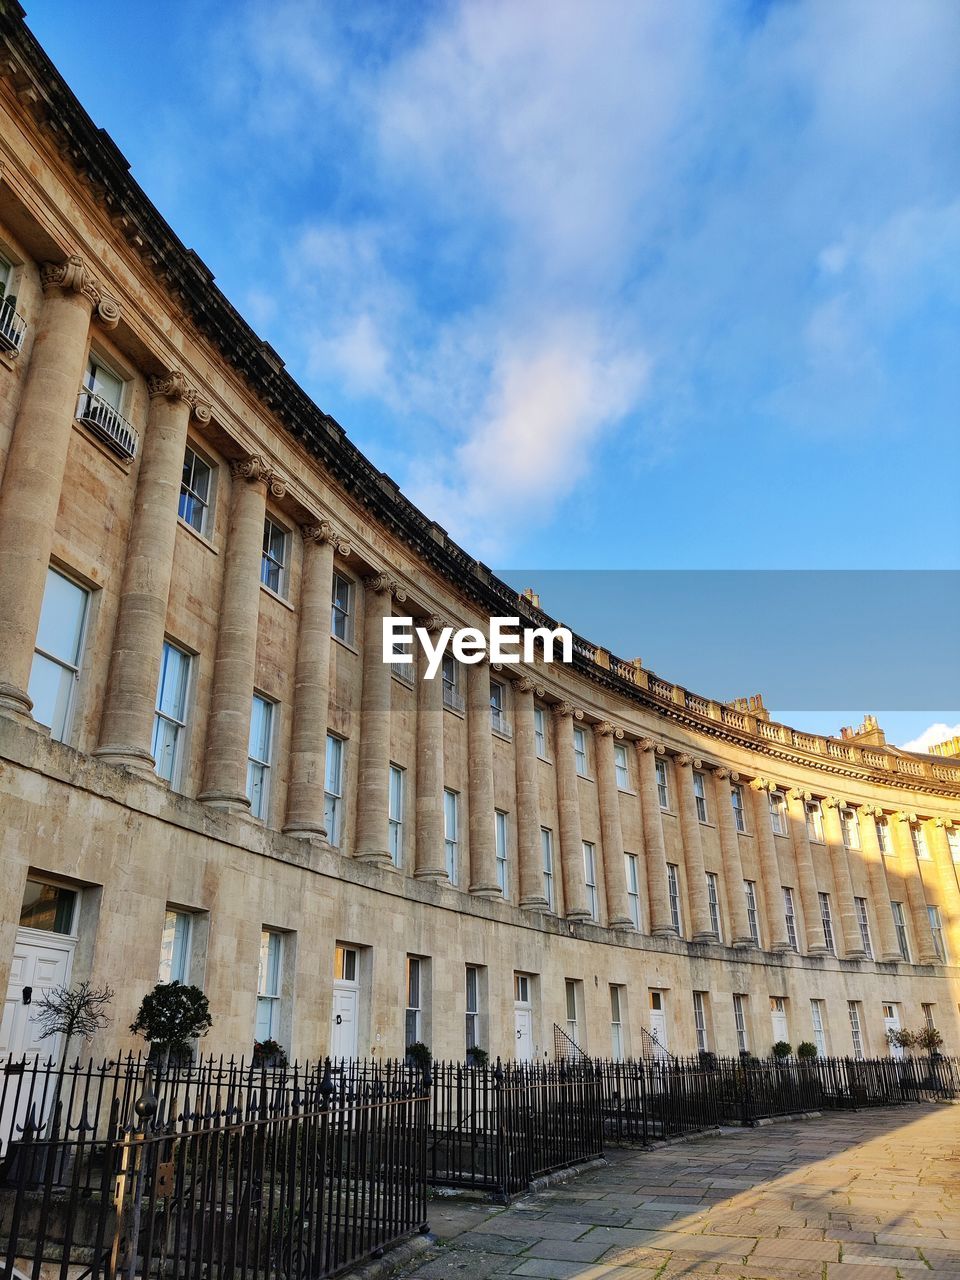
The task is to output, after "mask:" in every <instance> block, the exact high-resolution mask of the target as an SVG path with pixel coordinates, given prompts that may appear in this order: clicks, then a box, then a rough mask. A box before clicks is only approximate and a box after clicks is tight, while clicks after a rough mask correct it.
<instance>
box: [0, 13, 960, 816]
mask: <svg viewBox="0 0 960 1280" xmlns="http://www.w3.org/2000/svg"><path fill="white" fill-rule="evenodd" d="M0 45H2V57H0V76H2V77H4V78H6V79H7V80H9V81H10V83H11V85H12V89H13V94H14V95H15V97H16V99H17V101H18V102H19V103H20V104H21V107H22V109H23V111H24V112H29V113H30V114H32V115H33V117H34V118H35V120H36V121H37V123H38V125H39V127H40V128H41V129H42V130H44V131H45V132H46V134H47V135H48V137H49V138H50V139H51V140H52V143H53V146H54V147H56V149H57V150H58V151H59V153H60V155H61V156H63V157H65V159H64V161H63V162H64V164H71V165H72V166H73V168H74V170H75V172H76V173H77V174H78V175H79V176H80V178H81V179H82V180H83V181H84V182H85V183H86V184H87V186H88V188H89V189H90V191H91V193H92V197H93V199H94V201H95V202H96V204H97V205H98V206H99V208H100V209H101V210H103V211H105V213H106V216H107V217H108V218H109V219H110V221H111V222H112V224H113V226H114V227H115V228H116V232H117V236H118V239H123V240H125V242H126V245H127V248H128V251H129V254H130V255H133V256H134V257H135V258H136V259H139V261H140V263H141V265H142V269H143V270H144V271H146V272H148V273H149V274H151V275H153V276H154V277H155V278H156V279H157V280H158V281H159V283H160V284H161V286H162V287H163V288H164V289H165V290H166V292H167V294H168V296H169V297H170V299H171V303H172V307H171V312H172V314H173V315H174V316H178V315H183V314H185V315H186V316H187V317H188V318H189V322H190V323H191V324H192V325H193V326H194V327H195V329H196V331H197V333H198V334H200V335H202V337H203V338H204V339H206V341H207V342H209V343H210V344H211V346H212V347H213V348H214V350H215V351H216V352H218V353H219V356H220V358H221V359H222V360H223V361H224V362H225V364H228V365H231V366H232V367H233V368H234V369H235V370H236V371H237V373H238V374H239V375H240V376H241V377H242V378H243V379H244V380H245V381H246V383H247V384H248V385H249V387H250V388H251V389H252V391H253V392H254V394H255V395H256V396H257V397H258V399H259V400H260V402H261V404H262V405H263V406H264V409H265V410H266V411H267V413H269V414H270V415H271V416H272V417H273V418H274V419H275V420H276V421H277V422H279V423H280V424H281V425H282V427H283V428H284V429H285V430H286V431H287V432H289V433H290V435H291V436H292V437H293V438H294V439H295V440H297V441H298V442H299V443H300V444H301V445H302V446H303V447H304V448H305V449H306V450H307V451H308V452H309V453H310V454H311V455H312V456H313V458H314V459H315V460H316V462H317V463H318V464H319V465H320V466H321V467H323V468H324V470H325V471H326V472H327V474H328V475H329V476H331V477H335V483H336V484H337V485H339V486H340V487H341V488H342V489H343V490H344V492H345V493H347V494H348V495H349V496H350V498H351V499H352V500H353V501H354V502H355V503H357V504H359V506H361V507H362V508H363V511H364V515H365V518H369V519H372V520H374V521H376V522H377V523H379V525H380V526H381V528H383V529H384V530H386V531H387V532H388V533H389V534H391V535H393V536H394V537H396V538H398V539H400V540H401V541H403V542H404V543H405V544H406V545H407V546H408V547H409V548H410V549H411V550H412V551H413V552H414V553H415V554H416V555H417V556H418V558H419V559H420V561H421V562H422V563H423V564H424V565H425V566H427V567H428V568H430V569H431V570H433V571H434V572H436V573H437V574H439V575H440V576H441V577H443V578H444V579H445V580H446V581H448V582H449V583H450V584H452V586H453V588H454V589H455V590H456V592H457V593H458V594H459V595H460V596H461V597H462V598H463V599H465V600H466V601H469V602H470V603H471V604H472V605H474V606H475V607H477V608H478V609H479V610H481V611H483V612H485V613H487V614H489V615H499V616H519V617H520V620H521V625H523V626H543V625H551V626H553V625H556V624H555V623H554V621H553V620H552V619H550V618H548V617H547V615H545V614H543V613H542V612H541V611H540V610H538V609H536V608H534V607H533V606H532V605H530V604H529V602H527V601H526V600H524V599H523V598H522V597H518V596H517V594H516V592H514V591H513V590H512V589H511V588H510V587H508V586H507V584H506V583H504V582H502V581H501V580H499V579H498V578H496V577H495V576H494V575H493V573H492V572H491V571H490V569H488V568H487V566H486V565H484V564H482V563H481V562H480V561H478V560H476V559H475V558H474V557H472V556H470V555H469V554H468V553H467V552H466V551H464V550H463V548H461V547H459V546H458V545H457V544H456V543H454V542H453V541H452V540H451V539H450V538H449V537H448V536H447V533H446V531H445V530H444V529H443V528H441V526H440V525H438V524H437V523H436V522H435V521H433V520H430V519H429V518H428V517H427V516H426V515H424V514H423V513H422V512H420V511H419V510H418V509H417V508H416V507H414V506H413V505H412V504H411V503H410V502H409V501H408V500H407V499H406V498H404V497H403V495H402V494H401V493H400V490H399V487H398V486H397V485H396V483H395V482H394V481H393V480H391V479H390V477H389V476H387V475H385V474H384V473H383V472H381V471H378V470H377V468H376V467H374V466H373V464H372V463H371V462H370V461H369V460H368V459H367V458H365V457H364V456H363V454H362V453H361V452H360V450H359V449H358V448H357V447H356V446H355V445H354V444H353V443H352V442H351V441H350V440H348V439H347V436H346V433H345V432H344V429H343V427H341V426H340V424H339V423H338V422H336V420H335V419H334V418H332V417H331V416H330V415H329V414H326V413H324V412H323V411H322V410H321V409H319V408H318V406H317V405H315V404H314V403H313V402H312V401H311V400H310V398H309V397H308V396H307V395H306V393H305V392H304V391H303V389H302V388H301V387H299V386H298V385H297V383H296V382H295V381H294V380H293V378H292V377H291V376H290V375H289V374H288V373H287V372H286V371H285V369H284V366H283V361H282V360H281V359H280V357H279V356H278V355H277V353H276V352H275V351H273V349H272V348H271V347H270V346H269V345H268V344H267V343H265V342H263V341H262V340H261V339H260V338H259V337H258V336H257V335H256V334H255V333H254V332H253V330H252V329H251V328H250V327H249V325H247V324H246V323H245V322H244V320H243V319H242V318H241V317H240V315H239V314H238V312H237V311H236V310H235V309H234V308H233V306H232V305H231V304H230V302H229V301H228V300H227V299H226V298H225V297H224V295H223V294H222V293H221V291H220V290H219V289H218V288H217V287H216V285H215V283H214V278H213V275H212V273H211V272H210V270H209V269H208V268H207V267H206V265H205V264H204V263H203V262H202V261H201V259H200V258H199V257H198V256H197V254H196V253H194V252H193V251H192V250H189V249H187V248H186V247H185V246H184V245H183V243H182V241H181V240H180V239H179V238H178V237H177V236H176V235H175V233H174V232H173V230H172V229H171V228H170V226H169V225H168V223H167V222H166V221H165V220H164V219H163V218H162V217H161V215H160V214H159V213H158V211H157V210H156V208H155V207H154V206H153V205H152V203H151V202H150V201H149V200H148V199H147V197H146V195H145V194H144V192H143V191H142V190H141V188H140V187H139V186H138V184H137V183H136V182H135V181H134V179H133V178H132V177H131V175H130V166H129V164H128V162H127V161H126V159H125V158H124V156H123V154H122V153H121V152H120V150H119V148H118V147H117V146H116V144H115V143H114V142H113V140H112V139H111V138H110V136H109V134H107V133H106V132H105V131H104V130H103V129H100V128H98V127H97V126H96V125H95V124H94V122H93V121H92V120H91V119H90V117H89V116H88V115H87V113H86V112H85V111H84V110H83V108H82V106H81V105H80V103H79V102H78V101H77V99H76V97H75V96H74V94H73V93H72V92H71V90H70V89H69V87H68V86H67V84H66V82H65V81H64V80H63V78H62V76H61V75H60V74H59V72H58V71H57V69H56V68H55V67H54V66H53V64H52V63H51V61H50V59H49V58H48V57H47V55H46V54H45V53H44V51H43V49H42V48H41V47H40V45H39V44H38V42H37V41H36V39H35V38H34V37H33V35H32V33H31V32H30V31H29V29H28V28H27V27H26V25H25V23H24V21H23V10H22V8H21V7H20V5H19V4H17V3H16V0H5V2H4V3H2V4H0ZM56 283H57V282H56V281H55V280H51V284H56ZM107 302H108V303H113V300H112V299H109V300H107ZM113 305H114V306H116V304H115V303H114V304H113ZM99 306H102V300H101V303H100V304H98V307H99ZM111 314H113V317H114V318H113V322H114V323H115V322H116V319H115V317H116V315H117V314H118V312H116V313H111V310H110V306H109V305H108V306H107V309H106V314H104V315H101V316H100V319H101V322H103V323H107V324H109V323H110V322H111ZM275 482H276V483H277V485H279V486H280V487H281V488H282V487H283V481H282V480H280V479H279V478H276V481H275ZM271 493H273V490H272V489H271ZM273 496H278V495H277V494H274V495H273ZM573 669H574V671H575V672H576V673H577V675H579V676H581V677H582V678H584V679H587V680H589V681H591V682H592V683H594V684H597V685H599V686H601V687H603V688H604V689H606V690H608V691H611V692H613V693H615V694H617V695H619V696H621V697H623V698H625V699H627V700H628V701H630V702H632V703H634V704H636V705H637V706H639V707H641V708H644V709H646V710H649V711H653V712H655V713H656V714H658V715H660V716H662V717H665V718H668V719H669V720H671V721H672V722H673V723H674V724H676V725H677V726H678V727H680V728H682V729H684V730H687V731H689V732H692V733H696V734H698V735H701V736H703V737H708V738H710V739H713V740H714V741H716V742H718V743H726V744H729V745H730V746H733V747H736V748H738V749H742V750H747V751H750V752H752V753H754V754H755V755H757V756H761V757H767V758H769V759H771V760H776V761H782V762H784V763H785V764H786V765H787V766H788V767H790V768H793V767H801V768H803V769H805V770H816V771H819V772H824V773H828V774H830V775H833V776H835V777H843V778H848V779H851V780H854V781H858V780H859V781H863V782H867V783H871V784H873V785H879V786H884V787H891V788H900V789H907V790H909V791H912V792H915V793H917V794H922V795H943V796H948V797H960V768H954V767H951V766H950V765H949V764H948V763H946V762H936V763H931V762H929V761H927V760H925V759H923V758H921V757H909V756H905V755H904V754H903V753H894V752H890V751H884V750H877V751H873V750H871V749H862V748H859V747H855V746H851V745H850V744H845V743H842V742H840V741H838V740H834V739H822V738H818V737H817V735H810V734H796V733H795V732H794V731H792V730H789V729H787V728H786V727H785V726H777V725H769V724H765V725H764V726H763V731H762V732H761V730H760V729H759V728H758V726H757V723H756V721H755V717H752V716H751V715H749V714H748V713H744V712H740V711H738V710H734V709H731V708H728V707H725V706H723V704H720V703H717V702H712V701H710V700H708V699H705V698H702V697H700V696H699V695H693V694H689V693H687V691H685V690H683V689H681V688H680V687H679V686H675V685H671V684H669V683H668V682H666V681H661V680H658V679H657V678H656V677H655V676H653V675H652V674H651V673H649V672H646V671H643V670H642V668H638V666H637V665H636V664H634V663H631V662H627V661H625V660H623V659H620V658H616V657H615V656H613V655H611V654H609V652H607V651H606V650H602V649H599V648H597V646H595V645H593V644H591V643H590V642H588V641H586V640H584V639H583V638H581V637H575V638H574V661H573ZM779 734H782V735H783V736H784V737H786V736H788V735H789V738H790V741H789V742H782V741H778V740H777V735H779ZM771 735H772V736H771ZM797 739H799V740H800V743H804V742H812V743H816V744H819V743H821V742H822V743H824V744H825V746H824V751H823V754H818V752H817V751H814V750H807V749H806V748H805V747H804V746H803V745H798V742H797V741H796V740H797ZM873 758H876V760H877V761H879V762H880V763H873ZM897 759H901V760H905V762H906V766H907V767H904V768H901V769H897V768H896V765H895V764H894V767H893V768H890V767H888V763H887V762H888V761H891V760H892V761H896V760H897ZM934 770H937V771H938V772H934Z"/></svg>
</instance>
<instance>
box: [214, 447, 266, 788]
mask: <svg viewBox="0 0 960 1280" xmlns="http://www.w3.org/2000/svg"><path fill="white" fill-rule="evenodd" d="M231 472H232V475H233V494H232V505H231V512H230V528H229V532H228V535H227V545H226V548H225V553H224V566H223V592H222V595H221V598H220V629H219V632H218V634H217V656H216V660H215V662H214V668H213V692H212V694H211V697H210V716H209V719H208V721H207V742H206V750H205V752H204V769H203V790H202V791H201V793H200V799H201V800H202V801H203V802H204V803H205V804H209V805H210V806H211V807H212V808H215V809H228V810H243V809H248V808H249V807H250V800H249V798H248V797H247V751H248V749H249V745H250V711H251V703H252V699H253V684H254V673H255V669H256V658H257V623H258V620H259V616H260V562H261V559H262V556H263V520H264V514H265V511H266V502H267V488H268V486H269V489H270V492H271V493H272V494H273V496H274V497H282V496H283V494H284V493H285V492H286V489H285V486H284V483H283V481H282V480H281V479H280V478H279V477H278V476H277V475H276V474H275V473H274V472H273V470H272V469H271V467H270V464H269V462H268V461H267V459H266V458H263V457H260V456H258V455H253V456H252V457H249V458H245V459H243V460H242V461H241V462H234V463H233V465H232V466H231Z"/></svg>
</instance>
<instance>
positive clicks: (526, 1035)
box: [514, 1004, 533, 1062]
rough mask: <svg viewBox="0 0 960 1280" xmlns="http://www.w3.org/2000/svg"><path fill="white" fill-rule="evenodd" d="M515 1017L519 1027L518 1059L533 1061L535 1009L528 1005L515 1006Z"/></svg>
mask: <svg viewBox="0 0 960 1280" xmlns="http://www.w3.org/2000/svg"><path fill="white" fill-rule="evenodd" d="M514 1019H515V1021H516V1028H517V1049H516V1053H517V1061H518V1062H532V1061H533V1010H532V1009H531V1008H530V1007H529V1006H528V1005H522V1004H518V1005H516V1006H515V1012H514Z"/></svg>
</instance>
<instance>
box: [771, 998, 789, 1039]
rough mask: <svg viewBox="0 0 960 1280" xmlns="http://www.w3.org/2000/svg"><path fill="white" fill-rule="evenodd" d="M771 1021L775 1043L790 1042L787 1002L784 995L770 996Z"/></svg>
mask: <svg viewBox="0 0 960 1280" xmlns="http://www.w3.org/2000/svg"><path fill="white" fill-rule="evenodd" d="M770 1023H771V1025H772V1027H773V1043H774V1044H779V1043H780V1041H783V1042H784V1043H789V1036H788V1032H787V1002H786V1000H785V999H784V998H783V996H771V997H770Z"/></svg>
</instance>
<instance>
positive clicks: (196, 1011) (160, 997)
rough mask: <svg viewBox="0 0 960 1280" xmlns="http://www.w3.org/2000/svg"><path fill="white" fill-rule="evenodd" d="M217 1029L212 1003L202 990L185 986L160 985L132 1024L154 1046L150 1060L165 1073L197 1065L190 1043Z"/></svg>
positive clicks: (132, 1029)
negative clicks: (192, 1064) (183, 1066)
mask: <svg viewBox="0 0 960 1280" xmlns="http://www.w3.org/2000/svg"><path fill="white" fill-rule="evenodd" d="M212 1026H213V1019H212V1018H211V1017H210V1003H209V1001H208V1000H207V997H206V996H205V995H204V994H203V992H202V991H201V990H200V988H199V987H194V986H191V985H190V984H189V983H183V982H158V983H157V985H156V986H155V987H154V988H153V990H152V991H148V992H147V994H146V995H145V996H144V997H143V1003H142V1004H141V1005H140V1008H139V1010H138V1011H137V1016H136V1018H135V1019H134V1020H133V1022H131V1024H130V1030H131V1031H132V1032H133V1033H134V1034H135V1035H141V1036H143V1038H144V1040H146V1042H147V1044H148V1045H150V1057H151V1059H153V1060H154V1061H155V1062H156V1065H157V1066H158V1067H159V1069H160V1070H161V1071H164V1070H166V1068H167V1067H168V1066H170V1065H172V1064H174V1063H175V1064H176V1065H178V1066H180V1065H187V1064H189V1063H191V1062H192V1061H193V1049H192V1048H191V1044H190V1042H191V1041H192V1040H197V1039H199V1038H200V1037H201V1036H205V1035H206V1034H207V1032H208V1031H209V1030H210V1028H211V1027H212Z"/></svg>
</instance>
